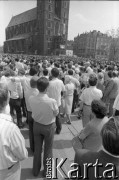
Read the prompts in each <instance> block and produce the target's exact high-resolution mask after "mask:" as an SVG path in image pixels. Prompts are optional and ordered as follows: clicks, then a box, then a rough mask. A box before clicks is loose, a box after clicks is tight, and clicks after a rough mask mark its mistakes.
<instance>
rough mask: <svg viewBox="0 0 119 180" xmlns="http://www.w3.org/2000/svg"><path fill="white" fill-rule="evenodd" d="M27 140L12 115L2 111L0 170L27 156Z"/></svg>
mask: <svg viewBox="0 0 119 180" xmlns="http://www.w3.org/2000/svg"><path fill="white" fill-rule="evenodd" d="M27 156H28V152H27V150H26V148H25V140H24V138H23V136H22V134H21V132H20V130H19V128H18V127H17V126H16V125H15V124H14V123H13V122H12V119H11V116H10V115H6V114H2V113H0V170H3V169H8V168H9V167H11V166H12V165H14V164H15V163H17V162H18V161H21V160H23V159H25V158H27Z"/></svg>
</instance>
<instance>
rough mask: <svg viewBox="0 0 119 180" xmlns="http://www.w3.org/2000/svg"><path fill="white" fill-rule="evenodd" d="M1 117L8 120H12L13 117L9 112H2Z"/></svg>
mask: <svg viewBox="0 0 119 180" xmlns="http://www.w3.org/2000/svg"><path fill="white" fill-rule="evenodd" d="M0 119H4V120H7V121H12V117H11V116H10V115H8V114H4V113H0Z"/></svg>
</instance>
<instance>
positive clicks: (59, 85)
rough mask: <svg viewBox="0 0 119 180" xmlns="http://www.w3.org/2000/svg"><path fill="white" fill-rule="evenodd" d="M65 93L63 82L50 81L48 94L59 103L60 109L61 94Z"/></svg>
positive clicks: (58, 80) (57, 80) (56, 79)
mask: <svg viewBox="0 0 119 180" xmlns="http://www.w3.org/2000/svg"><path fill="white" fill-rule="evenodd" d="M62 91H65V86H64V84H63V82H62V81H61V80H60V79H58V78H54V79H52V80H51V81H50V83H49V87H48V91H47V94H48V96H49V97H50V98H53V99H55V100H56V101H57V105H58V107H59V106H60V105H61V92H62Z"/></svg>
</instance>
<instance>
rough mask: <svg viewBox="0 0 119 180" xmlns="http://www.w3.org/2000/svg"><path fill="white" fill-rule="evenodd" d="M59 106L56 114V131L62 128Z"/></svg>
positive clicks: (58, 131)
mask: <svg viewBox="0 0 119 180" xmlns="http://www.w3.org/2000/svg"><path fill="white" fill-rule="evenodd" d="M60 108H61V107H59V113H58V115H57V116H56V132H57V133H60V131H61V129H62V122H61V118H60Z"/></svg>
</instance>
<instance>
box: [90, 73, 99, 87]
mask: <svg viewBox="0 0 119 180" xmlns="http://www.w3.org/2000/svg"><path fill="white" fill-rule="evenodd" d="M96 84H97V76H96V75H95V74H94V73H93V74H90V76H89V85H90V86H96Z"/></svg>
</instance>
